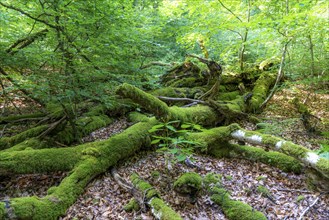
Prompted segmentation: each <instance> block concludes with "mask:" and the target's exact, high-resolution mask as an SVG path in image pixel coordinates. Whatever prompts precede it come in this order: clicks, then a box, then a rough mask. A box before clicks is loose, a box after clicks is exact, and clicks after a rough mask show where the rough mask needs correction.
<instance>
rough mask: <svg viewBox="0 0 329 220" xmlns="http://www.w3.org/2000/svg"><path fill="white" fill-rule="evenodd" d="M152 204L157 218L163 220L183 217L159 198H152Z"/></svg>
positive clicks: (180, 219)
mask: <svg viewBox="0 0 329 220" xmlns="http://www.w3.org/2000/svg"><path fill="white" fill-rule="evenodd" d="M150 206H151V207H152V213H153V214H154V215H155V216H156V218H157V219H161V220H182V218H181V217H180V216H179V215H178V214H177V213H176V212H175V211H174V210H172V209H171V208H170V207H169V206H167V205H166V203H165V202H164V201H163V200H161V199H159V198H156V197H154V198H152V200H151V201H150Z"/></svg>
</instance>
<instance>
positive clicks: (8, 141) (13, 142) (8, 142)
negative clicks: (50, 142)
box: [0, 125, 48, 150]
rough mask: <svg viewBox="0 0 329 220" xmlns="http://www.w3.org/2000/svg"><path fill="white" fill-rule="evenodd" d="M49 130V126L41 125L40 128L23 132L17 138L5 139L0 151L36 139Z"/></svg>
mask: <svg viewBox="0 0 329 220" xmlns="http://www.w3.org/2000/svg"><path fill="white" fill-rule="evenodd" d="M47 128H48V125H40V126H37V127H34V128H31V129H28V130H26V131H23V132H21V133H19V134H17V135H15V136H12V137H9V138H4V139H3V140H1V141H0V150H3V149H6V148H9V147H11V146H14V145H16V144H18V143H21V142H22V141H25V140H27V139H29V138H33V137H36V136H38V135H40V134H41V133H42V132H44V131H45V130H46V129H47Z"/></svg>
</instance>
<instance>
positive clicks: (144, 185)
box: [130, 173, 160, 200]
mask: <svg viewBox="0 0 329 220" xmlns="http://www.w3.org/2000/svg"><path fill="white" fill-rule="evenodd" d="M130 179H131V182H132V183H133V184H134V186H135V187H136V188H137V189H138V190H140V191H142V192H144V193H146V194H145V198H146V199H147V200H150V199H151V198H153V197H159V196H160V195H159V193H158V192H157V191H156V190H155V189H153V187H152V186H151V185H150V184H149V183H148V182H145V181H143V180H142V179H141V178H140V177H139V176H138V175H137V174H136V173H134V174H132V175H131V176H130Z"/></svg>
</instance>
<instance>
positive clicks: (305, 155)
mask: <svg viewBox="0 0 329 220" xmlns="http://www.w3.org/2000/svg"><path fill="white" fill-rule="evenodd" d="M231 137H233V138H234V139H237V140H240V141H244V142H247V143H250V144H254V145H261V146H265V147H266V148H270V149H271V150H273V151H279V152H281V153H284V154H286V155H288V156H291V157H294V158H295V159H297V160H299V161H300V162H302V163H303V164H304V165H305V166H310V167H312V168H313V169H315V170H316V171H318V172H319V173H320V174H321V175H323V177H324V178H325V179H327V180H329V160H328V159H325V158H322V157H320V156H319V155H318V154H316V153H315V152H313V151H311V150H309V149H308V148H306V147H303V146H301V145H298V144H294V143H292V142H291V141H286V140H284V139H282V138H278V137H275V136H272V135H267V134H261V133H259V132H255V131H248V130H245V129H241V128H240V129H237V130H235V131H234V132H232V133H231Z"/></svg>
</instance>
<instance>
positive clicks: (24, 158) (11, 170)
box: [0, 145, 90, 175]
mask: <svg viewBox="0 0 329 220" xmlns="http://www.w3.org/2000/svg"><path fill="white" fill-rule="evenodd" d="M88 146H90V145H80V146H79V147H74V148H73V147H72V148H50V149H40V150H24V151H13V152H0V173H1V174H3V175H6V174H26V173H44V172H54V171H69V170H71V169H72V168H73V167H74V165H75V164H76V163H77V162H78V161H79V160H80V158H81V156H82V154H81V151H82V150H83V149H84V148H87V147H88ZM65 158H68V159H65Z"/></svg>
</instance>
